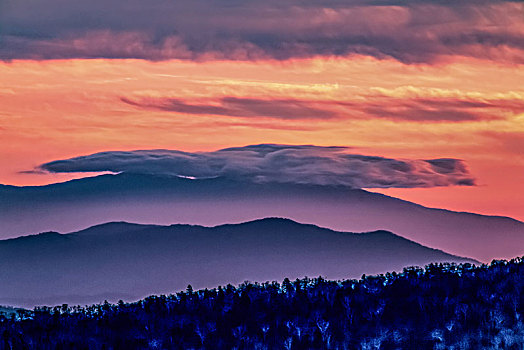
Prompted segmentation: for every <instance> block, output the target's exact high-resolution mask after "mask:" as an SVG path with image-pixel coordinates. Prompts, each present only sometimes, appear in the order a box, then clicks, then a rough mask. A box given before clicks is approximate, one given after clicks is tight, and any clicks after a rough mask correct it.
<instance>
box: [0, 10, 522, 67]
mask: <svg viewBox="0 0 524 350" xmlns="http://www.w3.org/2000/svg"><path fill="white" fill-rule="evenodd" d="M1 3H3V7H2V8H0V59H5V60H10V59H63V58H138V59H147V60H167V59H191V60H206V59H233V60H257V59H266V58H271V59H277V60H285V59H290V58H305V57H314V56H345V55H352V54H359V55H369V56H374V57H377V58H386V57H389V58H394V59H397V60H399V61H402V62H406V63H421V62H424V63H428V62H434V61H436V60H439V59H441V58H443V57H448V56H470V57H480V58H486V59H493V60H497V61H499V62H500V61H510V62H513V63H524V29H523V28H524V19H523V17H522V11H524V5H523V4H522V2H518V1H497V0H493V1H473V0H464V1H438V0H433V1H429V0H412V1H395V0H392V1H362V0H345V1H339V0H330V1H296V0H266V1H251V0H249V1H240V0H222V1H213V0H181V1H172V0H155V1H145V0H111V1H106V0H91V1H80V0H68V1H65V0H47V1H31V2H30V1H26V0H4V1H2V2H0V4H1Z"/></svg>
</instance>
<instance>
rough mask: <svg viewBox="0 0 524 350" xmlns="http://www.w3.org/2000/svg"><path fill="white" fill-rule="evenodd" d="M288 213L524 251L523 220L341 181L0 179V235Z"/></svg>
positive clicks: (463, 245)
mask: <svg viewBox="0 0 524 350" xmlns="http://www.w3.org/2000/svg"><path fill="white" fill-rule="evenodd" d="M275 216H278V217H286V218H290V219H293V220H296V221H299V222H305V223H310V224H315V225H318V226H322V227H328V228H331V229H334V230H339V231H351V232H363V231H375V230H387V231H392V232H395V233H397V234H399V235H401V236H403V237H405V238H407V239H410V240H413V241H415V242H418V243H420V244H423V245H425V246H428V247H432V248H438V249H442V250H444V251H447V252H449V253H451V254H455V255H460V256H469V257H472V258H475V259H477V260H480V261H483V262H489V261H491V260H492V259H510V258H513V257H515V256H521V255H523V254H524V223H522V222H519V221H517V220H514V219H511V218H507V217H495V216H483V215H477V214H470V213H459V212H453V211H448V210H441V209H431V208H426V207H423V206H420V205H418V204H415V203H411V202H407V201H403V200H400V199H397V198H393V197H388V196H385V195H382V194H378V193H373V192H368V191H364V190H355V189H350V188H348V187H344V186H320V185H299V184H279V183H266V184H256V183H249V182H238V181H232V180H227V179H224V178H213V179H201V180H191V179H184V178H178V177H167V176H154V175H138V174H128V173H122V174H118V175H101V176H96V177H89V178H83V179H79V180H72V181H69V182H65V183H57V184H52V185H47V186H36V187H14V186H0V223H1V225H0V237H2V238H8V237H17V236H20V235H24V234H28V233H36V232H42V231H61V232H71V231H75V230H79V229H81V228H83V227H88V226H92V225H95V224H98V223H101V222H108V221H131V222H138V223H154V224H162V225H167V224H173V223H186V224H200V225H206V226H214V225H220V224H225V223H240V222H245V221H249V220H255V219H259V218H263V217H275Z"/></svg>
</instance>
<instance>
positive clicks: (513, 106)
mask: <svg viewBox="0 0 524 350" xmlns="http://www.w3.org/2000/svg"><path fill="white" fill-rule="evenodd" d="M121 101H122V102H124V103H126V104H129V105H132V106H136V107H139V108H144V109H153V110H161V111H167V112H175V113H180V114H189V115H217V116H229V117H245V118H252V117H267V118H277V119H288V120H295V119H321V120H325V119H334V118H338V119H373V118H383V119H390V120H403V121H417V122H463V121H474V120H492V119H500V118H503V117H504V116H506V115H508V114H509V115H511V114H515V113H522V112H524V101H521V100H507V99H500V100H488V99H473V98H469V99H465V98H464V99H460V98H427V97H426V98H419V97H414V98H393V97H387V96H381V95H374V96H367V97H366V98H365V99H362V98H361V99H359V100H347V101H337V100H300V99H292V98H287V99H282V98H273V99H272V98H267V97H266V98H264V99H261V98H245V97H234V96H227V97H221V98H214V99H194V100H183V99H178V98H171V97H165V98H158V97H138V98H127V97H122V98H121Z"/></svg>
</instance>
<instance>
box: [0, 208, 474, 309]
mask: <svg viewBox="0 0 524 350" xmlns="http://www.w3.org/2000/svg"><path fill="white" fill-rule="evenodd" d="M432 262H457V263H460V262H473V263H475V261H474V260H472V259H467V258H462V257H457V256H453V255H450V254H447V253H444V252H442V251H439V250H435V249H431V248H427V247H424V246H422V245H420V244H418V243H415V242H412V241H409V240H407V239H405V238H402V237H399V236H397V235H395V234H393V233H390V232H386V231H376V232H370V233H348V232H337V231H333V230H329V229H324V228H320V227H317V226H314V225H305V224H299V223H297V222H294V221H292V220H289V219H280V218H267V219H261V220H256V221H252V222H247V223H242V224H234V225H233V224H228V225H222V226H217V227H203V226H195V225H171V226H157V225H138V224H129V223H121V222H120V223H107V224H102V225H97V226H94V227H90V228H88V229H85V230H82V231H78V232H74V233H69V234H58V233H56V232H55V233H53V232H50V233H49V232H48V233H43V234H39V235H31V236H24V237H19V238H15V239H9V240H3V241H0V265H1V266H2V269H0V280H1V281H2V283H1V284H0V303H2V304H10V305H16V306H24V307H31V306H34V305H39V304H40V305H42V304H62V303H69V304H87V303H97V302H101V301H103V300H105V299H108V300H110V301H117V300H118V299H124V300H137V299H139V298H142V297H144V296H147V295H151V294H162V293H164V294H165V293H171V292H175V291H178V290H183V289H185V288H186V286H187V285H188V284H191V285H193V286H194V287H195V288H206V287H208V288H211V287H216V286H218V285H226V284H228V283H231V284H238V283H241V282H243V281H245V280H250V281H260V282H264V281H273V280H278V281H280V280H282V279H284V278H286V277H288V278H291V279H295V278H302V277H305V276H309V277H316V276H323V277H327V278H330V279H344V278H358V277H360V276H361V275H362V274H377V273H385V272H387V271H393V270H397V271H398V270H401V269H402V268H403V267H406V266H412V265H417V266H424V265H426V264H429V263H432Z"/></svg>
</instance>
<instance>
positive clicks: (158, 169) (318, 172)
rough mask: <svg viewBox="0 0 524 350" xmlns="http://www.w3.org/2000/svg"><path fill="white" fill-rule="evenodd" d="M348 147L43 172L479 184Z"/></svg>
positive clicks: (137, 156)
mask: <svg viewBox="0 0 524 350" xmlns="http://www.w3.org/2000/svg"><path fill="white" fill-rule="evenodd" d="M350 150H351V149H350V148H347V147H320V146H312V145H299V146H293V145H275V144H261V145H253V146H246V147H235V148H226V149H222V150H218V151H214V152H197V153H190V152H183V151H177V150H144V151H129V152H121V151H112V152H102V153H96V154H92V155H87V156H82V157H77V158H71V159H65V160H57V161H53V162H49V163H45V164H42V165H41V166H40V167H39V168H38V169H39V170H45V171H49V172H54V173H70V172H101V171H111V172H128V173H145V174H157V175H171V176H182V177H186V178H209V177H225V178H230V179H234V180H239V181H250V182H278V183H295V184H319V185H344V186H349V187H352V188H390V187H403V188H409V187H436V186H452V185H465V186H473V185H475V180H474V179H473V177H472V176H471V174H470V173H469V171H468V170H467V168H466V166H465V164H464V163H463V162H462V161H461V160H458V159H449V158H442V159H431V160H422V159H417V160H404V159H390V158H384V157H376V156H366V155H360V154H353V153H350Z"/></svg>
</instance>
